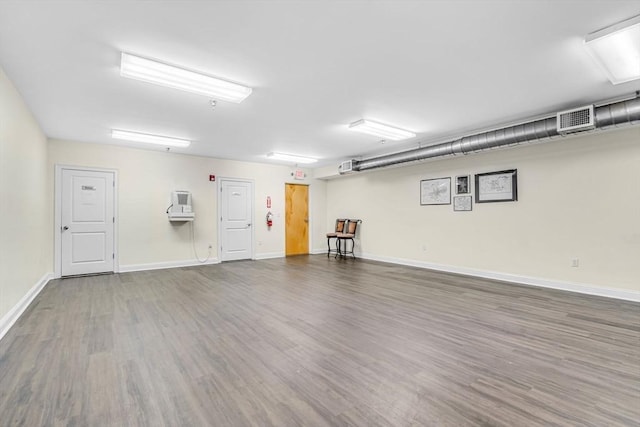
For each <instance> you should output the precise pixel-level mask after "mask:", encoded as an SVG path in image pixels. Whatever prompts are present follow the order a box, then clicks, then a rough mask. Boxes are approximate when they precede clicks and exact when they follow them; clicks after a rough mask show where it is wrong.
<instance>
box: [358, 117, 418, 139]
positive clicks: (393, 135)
mask: <svg viewBox="0 0 640 427" xmlns="http://www.w3.org/2000/svg"><path fill="white" fill-rule="evenodd" d="M349 129H351V130H355V131H357V132H362V133H367V134H369V135H375V136H379V137H381V138H384V139H390V140H392V141H400V140H401V139H407V138H413V137H414V136H416V134H415V133H413V132H409V131H408V130H404V129H400V128H397V127H393V126H389V125H385V124H382V123H378V122H374V121H371V120H365V119H362V120H358V121H357V122H353V123H351V124H350V125H349Z"/></svg>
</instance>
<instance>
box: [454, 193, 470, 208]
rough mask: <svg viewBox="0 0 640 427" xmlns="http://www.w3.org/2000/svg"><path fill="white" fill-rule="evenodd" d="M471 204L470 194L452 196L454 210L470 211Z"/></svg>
mask: <svg viewBox="0 0 640 427" xmlns="http://www.w3.org/2000/svg"><path fill="white" fill-rule="evenodd" d="M471 205H472V203H471V196H455V197H454V198H453V210H454V211H470V210H471Z"/></svg>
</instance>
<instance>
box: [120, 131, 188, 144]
mask: <svg viewBox="0 0 640 427" xmlns="http://www.w3.org/2000/svg"><path fill="white" fill-rule="evenodd" d="M111 138H114V139H123V140H125V141H134V142H144V143H146V144H156V145H162V146H164V147H181V148H185V147H188V146H189V145H190V144H191V141H188V140H186V139H180V138H170V137H168V136H160V135H150V134H148V133H139V132H130V131H128V130H117V129H112V130H111Z"/></svg>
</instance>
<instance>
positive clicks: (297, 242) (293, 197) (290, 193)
mask: <svg viewBox="0 0 640 427" xmlns="http://www.w3.org/2000/svg"><path fill="white" fill-rule="evenodd" d="M285 205H286V207H285V234H286V248H285V253H286V254H287V256H289V255H303V254H308V253H309V186H307V185H300V184H285Z"/></svg>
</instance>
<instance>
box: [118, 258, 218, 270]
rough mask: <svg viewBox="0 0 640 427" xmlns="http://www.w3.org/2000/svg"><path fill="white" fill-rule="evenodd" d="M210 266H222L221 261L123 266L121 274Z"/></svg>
mask: <svg viewBox="0 0 640 427" xmlns="http://www.w3.org/2000/svg"><path fill="white" fill-rule="evenodd" d="M210 264H220V260H219V259H218V258H212V259H209V260H207V261H205V262H199V261H198V260H196V259H186V260H182V261H165V262H152V263H148V264H129V265H121V266H120V271H119V273H129V272H131V271H145V270H163V269H165V268H178V267H193V266H196V265H210Z"/></svg>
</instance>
